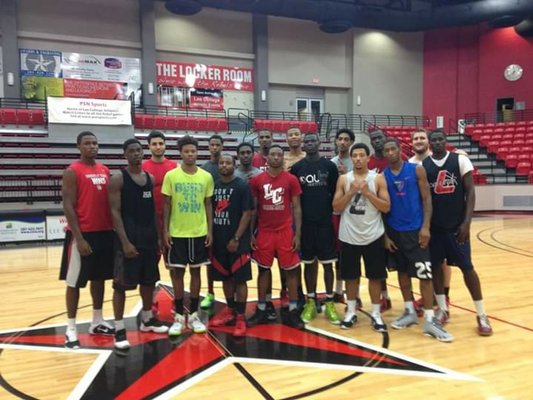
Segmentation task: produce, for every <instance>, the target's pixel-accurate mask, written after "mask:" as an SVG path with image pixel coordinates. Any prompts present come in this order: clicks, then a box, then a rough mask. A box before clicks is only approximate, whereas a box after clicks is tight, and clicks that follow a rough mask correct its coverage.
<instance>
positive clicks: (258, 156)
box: [252, 129, 272, 171]
mask: <svg viewBox="0 0 533 400" xmlns="http://www.w3.org/2000/svg"><path fill="white" fill-rule="evenodd" d="M257 138H258V141H259V151H258V152H257V153H255V154H254V158H253V159H252V165H253V166H254V167H256V168H259V169H260V170H261V171H266V169H267V166H268V149H270V146H272V132H270V131H269V130H268V129H260V130H259V132H258V134H257Z"/></svg>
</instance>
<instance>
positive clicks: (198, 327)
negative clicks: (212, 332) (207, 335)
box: [187, 312, 205, 333]
mask: <svg viewBox="0 0 533 400" xmlns="http://www.w3.org/2000/svg"><path fill="white" fill-rule="evenodd" d="M187 326H188V327H189V329H190V330H192V331H193V332H194V333H204V332H205V325H204V323H203V322H202V321H201V320H200V318H199V317H198V313H197V312H193V313H192V314H189V320H188V321H187Z"/></svg>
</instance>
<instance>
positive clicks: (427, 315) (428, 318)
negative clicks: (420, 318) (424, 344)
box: [424, 309, 435, 322]
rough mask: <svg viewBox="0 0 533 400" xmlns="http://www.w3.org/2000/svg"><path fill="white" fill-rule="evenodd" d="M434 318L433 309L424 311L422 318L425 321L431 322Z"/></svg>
mask: <svg viewBox="0 0 533 400" xmlns="http://www.w3.org/2000/svg"><path fill="white" fill-rule="evenodd" d="M434 317H435V311H433V309H429V310H424V318H425V320H426V321H428V322H431V321H433V318H434Z"/></svg>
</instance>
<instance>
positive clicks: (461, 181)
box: [422, 130, 492, 336]
mask: <svg viewBox="0 0 533 400" xmlns="http://www.w3.org/2000/svg"><path fill="white" fill-rule="evenodd" d="M429 143H430V146H431V151H432V152H433V154H432V155H431V156H429V157H427V158H426V159H425V160H424V161H423V162H422V165H423V166H424V168H425V169H426V173H427V177H428V181H429V185H430V188H431V197H432V202H433V216H432V218H431V241H430V252H431V264H432V265H433V266H434V271H433V284H434V287H435V293H436V296H435V297H436V299H437V304H438V306H439V310H438V312H437V318H438V319H439V320H440V321H441V323H445V322H446V321H447V320H448V318H449V314H448V306H447V304H446V296H445V294H444V285H443V277H442V271H441V270H440V268H438V267H440V265H441V263H442V262H443V261H444V260H445V259H446V260H447V263H448V264H449V265H457V266H458V267H459V268H461V271H462V272H463V278H464V282H465V285H466V287H467V288H468V291H469V292H470V296H471V297H472V300H473V301H474V305H475V307H476V313H477V324H478V333H479V334H480V335H481V336H490V335H492V327H491V325H490V322H489V319H488V317H487V315H486V313H485V306H484V304H483V296H482V293H481V283H480V281H479V277H478V275H477V273H476V271H475V270H474V265H473V264H472V259H471V249H470V224H471V222H472V216H473V214H474V205H475V188H474V179H473V177H472V171H473V169H474V167H473V165H472V163H471V162H470V160H469V159H468V157H465V156H463V155H460V154H455V153H450V152H449V151H447V150H446V136H445V135H444V132H442V131H440V130H436V131H433V132H431V134H430V135H429Z"/></svg>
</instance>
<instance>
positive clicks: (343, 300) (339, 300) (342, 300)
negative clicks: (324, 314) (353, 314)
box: [333, 292, 346, 304]
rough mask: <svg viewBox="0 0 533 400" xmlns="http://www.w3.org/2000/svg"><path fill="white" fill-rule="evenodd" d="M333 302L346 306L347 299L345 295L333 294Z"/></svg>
mask: <svg viewBox="0 0 533 400" xmlns="http://www.w3.org/2000/svg"><path fill="white" fill-rule="evenodd" d="M333 301H334V302H335V303H342V304H346V297H345V296H344V293H337V292H335V293H334V294H333Z"/></svg>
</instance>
